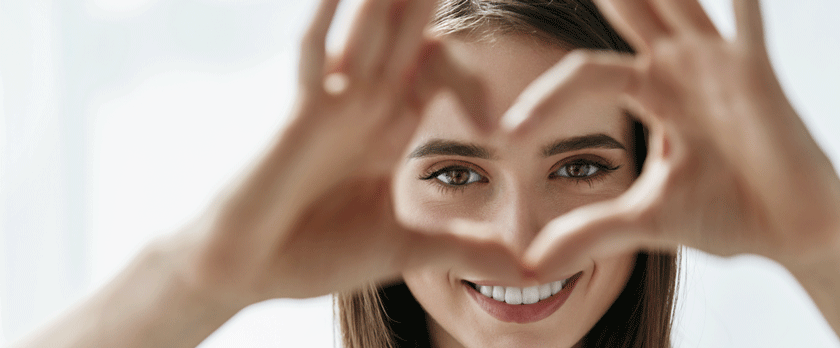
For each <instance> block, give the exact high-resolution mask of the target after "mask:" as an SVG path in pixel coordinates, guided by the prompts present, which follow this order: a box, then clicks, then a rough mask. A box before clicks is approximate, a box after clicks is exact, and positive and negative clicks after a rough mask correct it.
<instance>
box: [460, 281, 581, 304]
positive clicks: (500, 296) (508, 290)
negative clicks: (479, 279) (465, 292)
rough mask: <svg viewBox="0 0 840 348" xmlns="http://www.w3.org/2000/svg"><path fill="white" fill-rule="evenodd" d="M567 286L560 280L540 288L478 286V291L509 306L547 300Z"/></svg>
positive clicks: (539, 286)
mask: <svg viewBox="0 0 840 348" xmlns="http://www.w3.org/2000/svg"><path fill="white" fill-rule="evenodd" d="M563 285H566V280H558V281H556V282H551V283H548V284H542V285H538V286H531V287H527V288H517V287H515V286H487V285H476V289H478V292H480V293H481V294H482V295H484V296H487V297H489V298H492V299H494V300H496V301H501V302H505V303H507V304H512V305H518V304H533V303H537V302H539V301H542V300H545V299H547V298H549V297H551V296H552V295H554V294H556V293H558V292H560V289H562V288H563Z"/></svg>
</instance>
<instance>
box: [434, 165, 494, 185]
mask: <svg viewBox="0 0 840 348" xmlns="http://www.w3.org/2000/svg"><path fill="white" fill-rule="evenodd" d="M435 174H436V175H435V177H434V178H435V179H437V180H438V181H440V182H442V183H444V184H447V185H451V186H464V185H468V184H472V183H474V182H478V181H481V180H482V179H483V178H482V177H481V175H480V174H478V173H476V172H475V171H473V170H470V169H466V168H446V169H443V170H441V171H438V172H437V173H435Z"/></svg>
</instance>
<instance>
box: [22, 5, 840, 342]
mask: <svg viewBox="0 0 840 348" xmlns="http://www.w3.org/2000/svg"><path fill="white" fill-rule="evenodd" d="M555 2H556V1H554V2H549V1H533V3H534V4H532V5H534V6H535V8H537V9H538V10H533V11H530V12H529V13H533V15H531V17H535V18H536V17H540V16H543V15H544V11H548V10H546V9H544V8H540V6H560V7H562V6H563V5H562V4H554V3H555ZM500 3H502V4H505V3H510V1H502V2H500ZM522 3H523V4H527V3H529V2H526V1H522ZM676 3H677V2H676V1H668V0H603V1H599V2H598V5H599V8H600V9H601V10H602V11H603V12H604V14H605V15H606V17H607V18H608V19H609V20H610V22H611V23H613V25H614V26H615V27H616V29H617V31H618V32H619V33H620V34H621V35H622V36H623V37H625V38H627V39H628V41H629V42H630V44H631V46H632V47H633V48H634V49H635V51H636V55H635V56H630V55H619V54H616V53H614V52H612V53H606V52H584V53H582V52H572V53H570V52H568V49H570V48H576V47H590V48H594V47H601V48H612V49H614V50H622V46H621V41H620V40H618V39H617V38H616V37H615V36H614V35H612V34H609V30H608V29H606V28H607V26H605V25H603V24H599V25H601V28H602V29H599V30H595V32H596V33H597V32H601V33H602V35H601V36H598V35H596V34H594V33H593V32H592V31H586V30H581V31H580V32H577V31H573V32H571V34H570V35H568V36H569V38H567V39H563V40H558V39H557V37H555V36H553V35H552V34H553V33H552V31H551V30H547V29H545V28H542V27H537V28H536V29H538V30H537V31H536V32H535V31H534V30H532V28H528V27H527V26H525V27H523V26H516V25H513V21H511V22H505V21H504V20H502V19H498V18H494V16H495V15H494V14H493V13H494V12H492V11H491V12H489V14H488V13H487V12H481V11H479V13H478V14H472V15H471V14H470V13H469V11H467V10H469V9H470V8H471V7H470V6H473V5H471V4H472V3H470V2H467V1H459V2H452V3H446V4H445V5H444V6H450V7H449V8H450V9H452V11H451V12H446V11H444V12H445V13H443V15H442V16H441V18H440V20H439V21H438V24H439V26H440V27H439V28H438V30H439V35H442V37H441V38H439V39H432V38H428V37H426V36H425V35H424V27H425V26H426V23H428V18H429V17H430V13H431V12H432V11H433V7H434V3H433V2H431V1H392V0H368V1H365V2H364V5H363V7H362V9H361V12H360V14H359V16H358V19H357V21H356V22H355V24H354V26H353V29H352V30H351V32H350V35H349V37H348V43H347V46H346V48H345V50H344V51H343V52H342V53H341V54H340V55H339V56H337V57H335V58H334V59H333V58H332V57H330V58H328V57H327V56H326V54H325V53H324V37H325V35H326V32H327V30H328V28H329V25H330V22H331V18H332V15H333V12H334V10H335V7H336V5H337V0H324V1H323V2H322V4H321V7H320V8H319V11H318V13H317V15H316V19H315V20H314V22H313V24H312V26H311V28H310V30H309V31H308V33H307V35H306V37H305V39H304V45H303V49H302V54H303V56H302V59H301V62H302V66H301V69H300V84H299V85H300V94H299V97H298V102H297V107H296V109H295V111H294V113H293V115H292V118H291V121H290V123H289V124H288V125H287V126H286V127H285V128H284V129H283V130H282V132H281V133H280V135H279V136H278V137H277V139H276V141H275V142H274V143H273V144H272V146H270V147H269V148H268V149H267V151H266V152H265V153H264V154H263V156H262V157H261V158H260V160H259V161H258V162H256V163H255V164H254V165H253V166H252V168H251V169H250V170H249V171H248V172H247V174H246V175H243V177H242V179H241V180H240V181H238V182H236V183H234V184H233V185H232V186H231V187H230V188H229V189H228V190H226V191H225V192H224V193H223V194H222V195H221V196H220V197H219V198H218V199H217V200H216V201H215V203H214V204H213V205H212V206H211V207H210V208H208V210H207V212H206V213H205V214H203V215H202V216H201V217H200V218H198V219H196V220H195V221H194V222H193V223H192V224H190V225H189V226H188V227H186V228H185V229H184V230H183V231H181V232H179V233H177V234H174V235H172V236H170V237H168V238H166V239H162V240H159V241H157V242H155V243H154V244H152V245H150V246H149V247H147V248H146V250H145V251H144V252H143V253H142V254H141V255H140V256H139V257H138V258H137V259H136V260H135V262H133V263H132V265H131V266H129V268H128V269H126V270H125V271H124V272H123V273H122V274H121V275H120V276H119V277H118V278H117V279H115V280H114V281H113V282H111V283H110V284H109V285H108V286H106V287H105V288H104V289H102V290H101V291H100V292H99V293H98V294H96V295H94V296H93V297H92V298H91V299H89V300H88V301H87V302H85V303H84V304H82V305H81V306H80V307H78V308H77V309H76V310H75V311H73V312H72V313H69V314H68V315H67V316H65V317H64V318H62V319H60V320H59V321H58V322H56V323H55V324H53V325H52V326H51V327H48V328H45V329H44V331H43V332H41V333H38V334H37V335H35V336H33V337H34V338H33V339H32V340H30V341H29V342H24V343H23V344H22V346H50V347H61V346H132V345H134V346H185V347H186V346H195V345H196V344H198V343H199V342H200V341H201V340H202V339H203V338H204V337H206V336H207V335H208V334H209V333H211V332H212V331H213V330H215V329H216V328H217V327H218V326H219V325H221V324H222V323H223V322H224V321H226V320H227V319H229V318H230V317H231V316H232V315H233V314H235V313H236V312H237V311H239V310H240V309H241V308H243V307H245V306H247V305H248V304H251V303H254V302H257V301H260V300H264V299H268V298H276V297H288V298H301V297H312V296H318V295H322V294H327V293H334V292H346V293H349V295H343V296H342V299H341V300H340V301H341V303H342V306H343V309H344V310H343V312H342V316H343V317H345V318H343V319H342V320H344V323H345V325H344V327H345V334H346V335H347V336H348V337H347V341H348V342H347V343H348V345H350V346H353V345H355V346H377V345H381V344H383V343H384V342H386V341H387V340H389V339H391V340H394V342H395V343H397V344H404V345H409V346H411V345H414V344H421V345H422V344H428V343H431V344H432V345H434V346H438V347H458V346H493V345H497V346H511V345H523V346H525V345H530V346H565V347H570V346H583V345H595V346H602V345H629V346H667V345H668V342H667V336H668V326H669V321H670V311H671V305H670V301H671V296H672V291H673V290H672V284H673V279H674V278H673V277H674V275H673V272H674V270H673V268H672V267H673V266H674V263H673V257H672V256H668V255H669V251H673V250H674V249H675V248H676V247H677V246H678V245H688V246H692V247H697V248H700V249H702V250H705V251H708V252H712V253H716V254H720V255H733V254H739V253H755V254H760V255H763V256H766V257H769V258H772V259H774V260H776V261H778V262H779V263H781V264H783V265H784V266H786V267H787V268H788V269H789V270H790V271H791V272H792V273H793V274H794V275H795V276H796V277H797V278H798V279H799V281H800V282H801V283H802V285H803V286H804V287H805V288H806V289H807V290H808V291H809V293H810V294H811V296H812V297H813V298H814V300H815V302H816V304H817V305H818V307H819V308H820V309H821V310H822V312H823V314H824V315H825V317H826V319H827V320H828V321H829V323H830V324H831V325H832V327H833V328H834V329H835V332H837V331H838V330H839V329H840V304H838V303H837V302H836V299H837V298H838V296H836V295H837V292H838V290H837V289H838V288H840V287H838V285H840V279H838V278H840V276H838V274H840V272H838V269H840V260H837V259H836V258H837V255H840V254H838V253H837V250H838V236H840V232H838V229H840V223H838V221H837V217H835V215H836V214H834V212H836V211H837V209H838V208H840V185H838V178H837V175H836V173H835V171H834V169H833V168H832V166H831V164H830V162H829V161H828V160H827V158H826V157H825V156H824V154H823V153H822V151H821V150H820V149H819V148H818V147H817V145H816V144H815V143H814V141H813V140H812V139H811V137H810V135H809V134H808V132H807V130H806V129H805V127H804V126H803V125H802V124H801V122H800V121H799V118H798V116H797V115H796V113H795V112H794V110H793V108H791V107H790V105H789V103H788V102H787V101H786V99H785V98H784V95H783V93H782V91H781V88H780V87H779V86H778V83H777V82H776V79H775V77H774V76H773V73H772V69H771V68H770V64H769V62H768V61H767V57H766V53H765V49H764V44H763V33H762V29H761V20H760V16H759V11H758V3H757V1H755V0H743V1H738V2H736V4H737V7H736V14H737V20H738V37H737V38H736V39H735V40H734V41H732V42H730V41H726V40H724V39H722V38H721V37H720V35H719V34H718V33H717V32H716V30H715V28H714V26H713V25H712V24H711V22H710V21H709V20H708V18H707V17H706V16H705V14H704V13H703V11H702V9H701V8H700V7H699V5H698V4H697V3H696V2H694V1H683V2H680V3H679V4H676ZM487 4H488V2H482V5H483V6H488V5H487ZM459 5H460V7H459ZM511 6H512V7H516V6H515V5H511ZM568 6H569V10H568V12H566V13H570V14H578V15H581V16H583V14H585V13H591V12H592V11H591V6H588V4H586V3H584V2H582V1H581V2H569V4H568ZM522 8H526V9H527V8H528V6H523V7H522ZM447 13H448V14H449V16H448V17H447ZM526 17H527V16H526ZM447 18H449V19H447ZM458 20H463V21H465V22H466V23H467V24H469V25H466V24H458ZM549 21H550V20H549ZM525 22H527V20H526V21H525ZM583 22H586V23H588V24H589V25H592V27H597V26H596V25H594V23H595V22H598V20H597V16H594V15H592V16H591V17H590V19H587V20H584V21H583ZM447 25H450V27H447ZM452 26H454V28H455V29H452V28H453V27H452ZM458 28H465V29H464V30H459V29H458ZM604 33H605V34H604ZM593 35H595V36H593ZM580 37H588V38H589V39H588V40H582V41H584V42H587V41H593V42H596V43H597V45H592V46H587V45H586V44H581V43H576V42H570V41H571V40H572V39H574V38H580ZM593 37H597V38H598V39H597V40H595V39H592V38H593ZM558 41H559V42H558ZM624 50H625V51H626V47H624ZM558 61H559V63H558ZM441 90H444V91H450V92H452V93H444V94H439V93H437V92H439V91H441ZM624 110H629V111H631V113H632V114H633V115H634V116H636V117H638V119H639V120H640V121H642V122H643V123H644V124H645V125H646V126H647V129H648V130H649V134H647V135H644V134H639V133H641V132H639V131H637V129H639V128H638V127H636V126H634V123H633V122H632V121H631V119H630V118H629V117H627V116H626V114H627V113H626V112H625V111H624ZM641 139H647V141H648V144H649V148H650V149H649V151H647V155H646V156H645V158H642V156H640V155H639V154H640V153H645V150H644V149H642V148H641V145H642V144H644V142H642V141H640V140H641ZM643 159H644V161H645V163H644V167H641V168H640V164H641V161H642V160H643ZM639 169H641V173H640V174H638V178H637V177H636V176H637V173H638V171H639ZM806 198H807V199H806ZM639 250H643V251H644V252H642V253H637V252H638V251H639ZM657 265H658V266H657ZM657 267H658V270H656V269H657ZM669 267H670V268H669ZM401 280H404V281H405V283H406V285H407V287H408V289H410V291H411V295H410V296H409V295H408V294H406V293H405V291H404V288H403V290H402V291H401V290H400V288H401V285H399V284H400V281H401ZM558 282H559V283H558ZM657 282H662V283H663V284H657ZM369 284H386V285H384V288H383V289H382V291H381V292H382V293H384V294H386V295H388V296H389V297H388V298H386V299H383V302H384V303H385V305H386V308H385V311H384V312H381V311H378V310H370V309H368V310H363V308H358V307H363V306H358V305H357V303H361V304H364V302H366V301H368V302H373V305H374V308H375V304H376V303H375V301H377V299H376V298H375V297H373V296H372V293H371V292H366V293H365V292H363V293H361V294H353V291H355V290H357V289H359V288H361V287H364V286H369ZM389 284H397V285H396V287H394V288H390V287H388V285H389ZM546 284H548V288H549V290H550V291H549V292H548V295H546V294H545V292H546V291H545V289H546ZM558 284H559V285H558ZM489 287H492V289H491V291H488V288H489ZM534 287H536V300H535V298H534V292H533V289H534ZM497 288H498V290H497ZM391 289H395V291H391ZM526 292H527V294H526ZM392 296H393V297H396V296H407V297H409V298H408V299H407V300H405V301H403V300H401V299H399V298H393V299H392ZM491 297H492V298H491ZM412 298H415V299H416V300H417V302H419V303H420V304H421V305H422V307H414V311H415V313H402V312H403V311H410V310H411V308H403V307H402V304H404V303H411V301H412ZM392 300H393V302H390V301H392ZM501 300H504V302H505V303H504V304H503V303H501V302H502V301H501ZM491 301H495V302H491ZM534 301H536V303H533V302H534ZM523 302H524V303H527V304H525V305H522V304H521V303H523ZM393 303H396V304H397V305H396V306H398V307H400V308H394V305H393ZM517 303H519V304H517ZM637 306H638V308H636V307H637ZM352 307H356V308H352ZM368 307H370V306H368ZM420 308H422V310H423V312H419V313H418V312H417V311H418V310H419V309H420ZM351 309H352V310H351ZM384 314H387V315H392V314H405V319H400V322H399V323H396V324H394V326H395V331H396V333H397V334H400V335H403V333H405V335H411V334H416V336H414V337H411V336H408V337H406V336H399V337H388V336H389V333H388V332H387V331H386V330H384V329H377V330H375V331H371V330H370V326H371V325H381V324H383V323H388V324H391V323H392V322H391V321H385V320H386V318H383V317H382V316H383V315H384ZM377 316H380V317H379V318H377ZM636 318H638V322H634V321H635V320H636ZM628 319H629V320H630V323H628V322H627V321H628ZM399 325H406V326H409V327H410V328H411V330H403V329H401V328H399V327H398V326H399ZM371 332H372V334H370V335H363V334H368V333H371ZM412 332H413V333H412ZM418 332H419V334H418ZM401 340H405V341H408V342H403V341H401ZM412 341H413V342H412Z"/></svg>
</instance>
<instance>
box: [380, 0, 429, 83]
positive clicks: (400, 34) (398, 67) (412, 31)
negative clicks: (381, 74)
mask: <svg viewBox="0 0 840 348" xmlns="http://www.w3.org/2000/svg"><path fill="white" fill-rule="evenodd" d="M435 3H436V1H432V0H398V1H397V3H396V4H395V5H394V7H393V8H394V13H393V14H392V15H393V16H394V17H395V18H396V31H395V35H394V37H393V38H392V40H391V45H390V48H389V51H390V52H391V55H390V57H388V58H387V59H386V62H387V63H386V65H385V68H384V69H385V74H386V76H390V77H391V78H395V79H403V78H405V74H406V73H410V72H408V71H406V70H407V69H408V67H409V64H411V63H412V62H414V61H415V59H416V58H417V54H418V53H419V51H420V47H421V43H422V42H423V40H424V38H423V30H424V29H425V28H426V25H427V24H428V23H429V20H430V18H431V14H432V10H433V9H434V7H435Z"/></svg>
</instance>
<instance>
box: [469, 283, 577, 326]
mask: <svg viewBox="0 0 840 348" xmlns="http://www.w3.org/2000/svg"><path fill="white" fill-rule="evenodd" d="M582 274H583V272H579V273H577V274H575V275H573V276H571V277H569V278H567V279H564V280H558V281H555V282H551V283H546V284H541V285H538V286H531V287H527V288H520V287H515V286H492V285H481V284H476V283H473V282H469V281H466V280H463V281H462V283H463V284H464V287H465V288H466V290H467V292H468V293H469V294H470V295H471V296H472V298H473V299H474V300H475V301H476V303H478V305H479V307H481V308H482V309H484V310H485V311H486V312H488V313H489V314H490V315H492V316H493V317H495V318H496V319H499V320H501V321H505V322H513V323H530V322H535V321H539V320H542V319H545V318H546V317H548V316H549V315H551V314H552V313H554V312H555V311H557V309H559V308H560V306H562V305H563V303H564V302H566V299H567V298H568V297H569V295H570V294H571V292H572V290H573V289H574V287H575V285H576V283H577V280H578V279H579V278H580V276H581V275H582Z"/></svg>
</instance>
